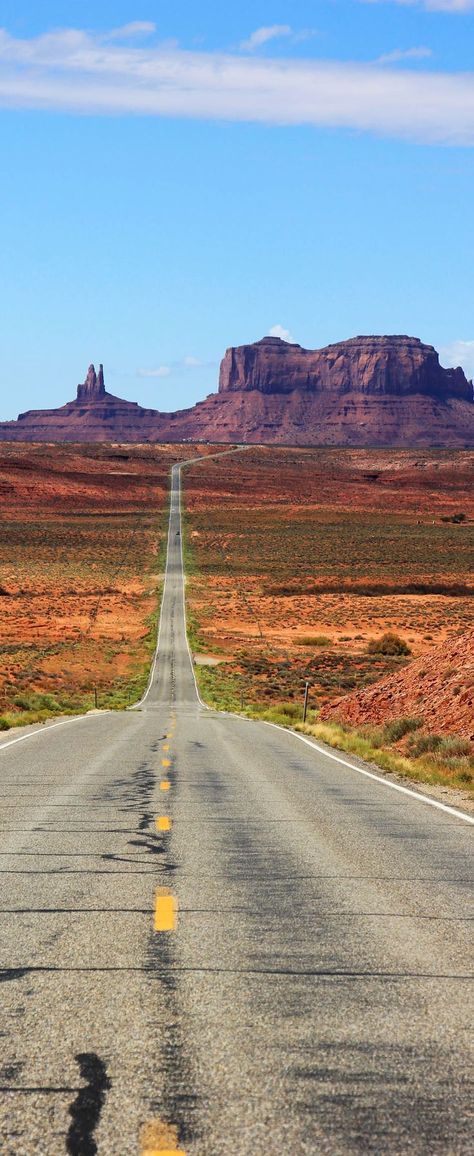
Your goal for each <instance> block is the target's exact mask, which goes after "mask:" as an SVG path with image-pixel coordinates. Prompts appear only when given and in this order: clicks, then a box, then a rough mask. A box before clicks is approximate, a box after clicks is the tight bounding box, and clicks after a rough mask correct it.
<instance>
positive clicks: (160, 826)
mask: <svg viewBox="0 0 474 1156" xmlns="http://www.w3.org/2000/svg"><path fill="white" fill-rule="evenodd" d="M171 826H172V824H171V819H169V818H168V815H159V816H158V818H157V820H156V829H157V831H171Z"/></svg>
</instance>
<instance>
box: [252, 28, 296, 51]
mask: <svg viewBox="0 0 474 1156" xmlns="http://www.w3.org/2000/svg"><path fill="white" fill-rule="evenodd" d="M291 34H292V28H291V25H290V24H270V25H268V26H267V27H265V28H256V29H255V32H252V33H251V35H250V36H249V37H248V39H247V40H242V42H241V44H240V47H241V49H242V50H243V52H255V50H256V49H257V48H261V47H262V45H263V44H268V43H269V41H270V40H279V39H280V38H281V37H282V36H291Z"/></svg>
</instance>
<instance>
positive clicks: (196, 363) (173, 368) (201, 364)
mask: <svg viewBox="0 0 474 1156" xmlns="http://www.w3.org/2000/svg"><path fill="white" fill-rule="evenodd" d="M215 364H216V362H215V361H202V360H201V358H200V357H193V356H192V355H191V354H186V356H185V357H182V358H180V360H179V361H170V363H169V365H159V366H158V368H157V369H137V377H171V375H172V374H175V373H179V372H180V371H181V372H182V371H183V370H193V369H211V368H213V367H214V366H215Z"/></svg>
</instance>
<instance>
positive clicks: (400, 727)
mask: <svg viewBox="0 0 474 1156" xmlns="http://www.w3.org/2000/svg"><path fill="white" fill-rule="evenodd" d="M421 723H422V720H421V719H419V718H394V719H392V720H391V722H388V723H386V724H385V726H384V739H385V742H389V743H397V742H398V740H399V739H403V738H404V736H405V735H408V734H410V732H411V731H417V730H418V728H419V727H421Z"/></svg>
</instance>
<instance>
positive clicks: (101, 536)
mask: <svg viewBox="0 0 474 1156" xmlns="http://www.w3.org/2000/svg"><path fill="white" fill-rule="evenodd" d="M187 456H189V447H188V446H186V447H184V446H175V447H173V446H165V447H163V446H130V445H127V446H118V445H117V446H114V445H93V446H76V445H69V446H61V445H54V446H53V445H37V446H32V445H18V444H15V445H8V444H3V445H2V447H1V450H0V497H1V535H0V729H2V730H7V729H8V728H9V727H11V726H14V725H19V724H26V723H30V722H36V721H41V720H45V719H47V718H51V717H53V716H54V715H57V714H64V713H75V712H82V711H83V710H87V709H90V708H93V707H94V706H95V703H96V692H97V703H98V705H99V707H109V708H114V709H120V708H122V707H125V706H127V705H128V704H129V703H131V702H135V701H137V700H138V699H139V698H140V696H141V694H142V693H143V690H144V689H145V686H146V683H147V679H148V672H149V666H150V660H151V656H152V654H153V650H154V647H155V641H156V622H157V613H158V605H159V597H160V591H161V585H162V575H163V571H164V561H165V550H166V528H167V527H166V522H167V495H168V491H169V474H170V469H171V465H172V464H173V462H174V461H177V460H179V459H182V458H185V457H187Z"/></svg>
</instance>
